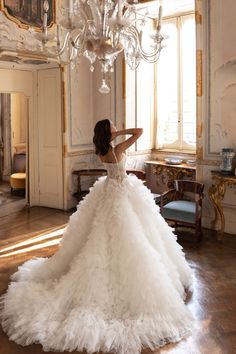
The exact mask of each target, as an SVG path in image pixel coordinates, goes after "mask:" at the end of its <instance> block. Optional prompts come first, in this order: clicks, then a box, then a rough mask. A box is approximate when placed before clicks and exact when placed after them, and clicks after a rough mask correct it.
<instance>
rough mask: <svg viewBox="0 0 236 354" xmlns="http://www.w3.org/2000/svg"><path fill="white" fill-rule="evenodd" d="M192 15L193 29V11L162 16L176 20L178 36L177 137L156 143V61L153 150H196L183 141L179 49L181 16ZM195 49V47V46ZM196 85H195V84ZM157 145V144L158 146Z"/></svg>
mask: <svg viewBox="0 0 236 354" xmlns="http://www.w3.org/2000/svg"><path fill="white" fill-rule="evenodd" d="M190 15H192V16H193V19H194V22H195V29H196V21H195V11H189V12H184V13H179V14H173V15H171V16H166V17H164V18H163V22H164V21H165V20H176V24H177V25H176V27H177V38H178V43H177V46H178V53H177V57H178V103H177V106H178V129H177V130H178V139H177V140H176V141H175V142H173V143H172V144H165V143H163V144H161V145H160V144H159V143H158V113H157V110H158V109H157V105H158V103H157V91H158V84H157V75H158V62H156V63H155V64H154V65H155V78H154V80H155V92H154V95H155V121H156V130H155V133H154V134H155V150H158V151H167V150H169V151H170V150H171V151H180V152H189V153H194V152H196V143H195V145H190V144H187V143H186V142H184V141H183V74H182V73H183V68H182V64H183V61H182V51H181V45H182V43H181V26H182V18H183V17H185V16H190ZM167 45H168V44H167ZM196 49H197V48H196ZM196 83H197V77H196ZM195 87H196V86H195ZM195 100H197V92H196V95H195ZM195 117H196V122H197V111H196V116H195ZM195 134H196V135H197V133H196V130H195ZM158 145H159V146H158Z"/></svg>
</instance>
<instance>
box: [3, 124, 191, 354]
mask: <svg viewBox="0 0 236 354" xmlns="http://www.w3.org/2000/svg"><path fill="white" fill-rule="evenodd" d="M141 134H142V129H127V130H122V131H116V129H115V127H114V126H113V124H111V123H110V121H109V120H107V119H105V120H102V121H100V122H98V123H97V124H96V126H95V129H94V138H93V141H94V144H95V148H96V153H97V154H98V156H99V158H100V159H101V161H102V162H103V163H104V166H105V167H106V169H107V173H108V176H107V177H102V178H100V179H99V181H97V182H96V183H95V185H94V187H93V188H92V189H91V191H90V193H89V194H88V195H87V196H86V197H85V199H84V200H83V201H82V202H81V203H80V204H79V207H78V210H77V211H76V212H75V213H74V214H73V215H72V216H71V217H70V222H69V224H68V226H67V228H66V230H65V232H64V235H63V239H62V241H61V247H60V249H59V251H58V252H57V253H56V254H55V255H54V256H52V257H51V258H48V259H45V258H38V259H33V260H30V261H27V262H26V263H24V264H23V265H22V266H21V267H19V269H18V271H17V272H16V273H15V274H14V275H13V276H12V283H11V284H10V285H9V288H8V291H7V293H6V294H5V295H3V296H2V298H1V321H2V326H3V329H4V330H5V331H6V332H7V333H8V335H9V337H10V339H12V340H14V341H16V342H17V343H19V344H21V345H28V344H31V343H33V342H36V343H41V344H42V346H43V349H44V350H45V351H47V350H54V351H72V350H77V351H83V350H86V351H87V352H88V353H94V352H98V351H103V352H114V353H118V354H137V353H140V352H141V349H142V348H146V347H149V348H151V349H156V348H158V347H160V346H162V345H164V344H166V343H168V342H176V341H178V340H180V339H181V338H182V337H183V336H185V335H186V334H187V333H189V329H190V327H191V316H190V314H189V312H188V311H187V309H186V307H185V304H184V300H183V299H184V297H185V289H186V288H188V287H189V286H190V282H191V274H190V269H189V267H188V265H187V263H186V261H185V259H184V255H183V253H182V251H181V247H180V246H179V245H178V243H177V242H176V238H175V236H174V235H173V233H172V230H171V228H170V227H169V226H168V225H167V224H166V222H165V221H164V219H163V218H162V217H161V215H160V214H159V210H158V207H157V206H156V205H155V202H154V200H153V197H152V194H151V193H150V191H149V190H148V189H147V188H146V187H145V186H144V185H143V183H142V182H141V181H140V180H138V179H137V178H136V177H135V176H127V175H126V172H125V154H124V152H125V150H126V149H127V148H128V147H129V146H131V145H132V144H133V143H134V142H135V141H137V139H138V138H139V137H140V135H141ZM120 135H131V136H130V137H129V138H128V139H126V140H125V141H124V142H122V143H120V144H118V145H117V146H116V147H114V148H113V147H112V145H111V140H112V139H114V138H115V137H117V136H120Z"/></svg>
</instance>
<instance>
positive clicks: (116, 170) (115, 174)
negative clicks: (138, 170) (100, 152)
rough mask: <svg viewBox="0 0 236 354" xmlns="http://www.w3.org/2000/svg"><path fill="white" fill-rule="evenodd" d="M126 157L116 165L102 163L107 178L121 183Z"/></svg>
mask: <svg viewBox="0 0 236 354" xmlns="http://www.w3.org/2000/svg"><path fill="white" fill-rule="evenodd" d="M125 162H126V156H125V155H124V156H123V158H122V160H120V161H119V162H117V163H106V162H103V164H104V166H105V169H106V170H107V176H108V177H109V178H112V179H116V180H118V181H122V180H123V179H124V178H125V177H126V176H127V174H126V170H125Z"/></svg>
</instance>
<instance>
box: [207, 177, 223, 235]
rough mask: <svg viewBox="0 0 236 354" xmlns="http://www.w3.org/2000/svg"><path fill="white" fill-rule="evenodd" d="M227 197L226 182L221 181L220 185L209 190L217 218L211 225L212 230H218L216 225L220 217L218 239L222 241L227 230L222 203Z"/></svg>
mask: <svg viewBox="0 0 236 354" xmlns="http://www.w3.org/2000/svg"><path fill="white" fill-rule="evenodd" d="M224 195H225V183H224V181H220V182H219V183H218V184H213V185H212V186H211V187H210V188H209V197H210V199H211V200H212V202H213V206H214V211H215V217H214V220H213V221H212V223H211V226H212V228H214V229H215V228H216V223H217V220H218V215H219V216H220V230H219V233H218V237H217V239H218V240H220V241H222V239H223V234H224V230H225V217H224V211H223V208H222V205H221V201H222V199H223V198H224Z"/></svg>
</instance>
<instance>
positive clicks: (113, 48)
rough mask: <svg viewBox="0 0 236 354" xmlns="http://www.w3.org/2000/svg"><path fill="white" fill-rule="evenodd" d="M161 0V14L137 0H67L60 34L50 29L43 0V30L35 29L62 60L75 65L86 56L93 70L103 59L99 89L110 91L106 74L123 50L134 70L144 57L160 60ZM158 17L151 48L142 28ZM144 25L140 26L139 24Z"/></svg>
mask: <svg viewBox="0 0 236 354" xmlns="http://www.w3.org/2000/svg"><path fill="white" fill-rule="evenodd" d="M161 1H162V0H160V1H159V4H160V5H159V10H158V16H157V17H156V18H153V17H152V16H151V15H149V13H148V12H147V11H146V13H145V14H143V13H142V12H141V11H140V9H139V8H138V6H137V4H138V1H135V0H134V1H133V2H128V1H126V0H117V1H116V0H68V4H67V7H66V8H62V10H61V11H62V16H63V20H62V21H61V22H60V24H58V25H57V35H56V37H55V35H50V34H49V33H48V30H47V20H48V11H49V3H48V1H47V0H44V3H43V9H44V17H43V28H42V34H38V33H35V36H37V38H38V39H41V41H42V43H43V45H44V47H45V51H46V52H49V53H51V54H54V55H57V56H58V58H59V60H60V61H61V62H62V63H68V64H69V63H72V65H76V64H77V63H78V58H80V57H81V56H84V57H86V58H87V59H88V60H89V61H90V64H91V67H90V70H91V71H93V70H94V63H95V61H96V60H98V61H99V62H100V65H101V72H102V75H103V78H102V83H101V87H100V89H99V91H100V92H101V93H108V92H109V91H110V87H109V85H108V83H107V75H108V74H109V73H110V72H112V71H113V65H114V62H115V60H116V58H117V56H118V55H119V54H120V53H121V52H124V58H125V61H126V63H127V64H128V65H129V67H130V68H131V69H132V70H134V69H136V68H137V67H138V65H139V63H140V61H141V60H144V61H146V62H148V63H154V62H155V61H157V60H158V58H159V55H160V52H161V49H162V47H163V46H162V41H163V39H165V37H164V36H163V35H162V34H161V21H162V5H161ZM147 19H151V20H155V21H157V25H156V28H155V30H154V32H153V33H152V34H151V35H150V36H149V37H150V48H152V49H151V50H150V51H146V50H145V49H143V40H142V36H143V29H142V27H144V26H145V24H146V20H147ZM138 27H139V28H141V29H139V28H138Z"/></svg>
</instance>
